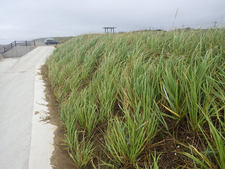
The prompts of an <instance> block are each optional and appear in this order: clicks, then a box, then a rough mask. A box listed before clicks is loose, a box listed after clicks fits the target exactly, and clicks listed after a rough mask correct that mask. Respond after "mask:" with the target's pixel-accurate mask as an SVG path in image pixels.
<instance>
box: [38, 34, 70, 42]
mask: <svg viewBox="0 0 225 169" xmlns="http://www.w3.org/2000/svg"><path fill="white" fill-rule="evenodd" d="M52 38H53V39H54V40H55V41H59V42H61V43H64V42H66V41H68V40H70V39H72V38H74V37H73V36H69V37H52ZM45 39H47V37H46V38H38V39H35V41H42V42H44V40H45Z"/></svg>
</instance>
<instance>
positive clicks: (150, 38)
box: [46, 29, 225, 169]
mask: <svg viewBox="0 0 225 169" xmlns="http://www.w3.org/2000/svg"><path fill="white" fill-rule="evenodd" d="M224 35H225V32H224V30H223V29H216V30H213V29H209V30H207V31H201V30H190V31H169V32H164V31H158V32H157V31H147V32H134V33H123V34H102V35H91V34H90V35H82V36H78V37H76V38H74V39H71V40H70V41H68V42H66V43H65V44H63V45H62V46H61V47H59V48H57V49H56V50H55V51H54V53H53V55H51V56H50V58H49V59H48V60H47V62H46V64H47V66H48V76H49V79H50V83H51V86H52V91H53V93H54V94H55V96H56V98H57V100H58V102H59V104H60V106H61V113H60V115H61V119H62V123H63V128H64V130H65V141H64V143H65V144H66V145H67V148H68V149H67V150H68V153H69V155H70V157H71V160H72V161H73V162H74V164H75V166H76V167H77V168H88V169H89V168H139V169H141V168H146V169H147V168H154V169H156V168H172V167H174V168H176V167H177V168H182V167H183V168H205V169H208V168H211V169H222V168H225V162H224V161H225V145H224V144H225V138H224V137H225V131H224V129H225V116H224V113H225V41H224ZM55 39H56V38H55ZM56 40H58V39H56Z"/></svg>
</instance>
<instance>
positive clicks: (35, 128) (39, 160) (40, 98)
mask: <svg viewBox="0 0 225 169" xmlns="http://www.w3.org/2000/svg"><path fill="white" fill-rule="evenodd" d="M40 67H41V66H37V67H36V75H35V90H34V91H35V93H34V108H33V122H32V134H31V146H30V158H29V169H50V168H52V166H51V164H50V163H51V161H50V159H51V156H52V152H53V151H54V146H53V142H54V131H55V130H56V128H57V126H54V125H52V124H50V123H49V119H48V118H49V115H48V107H47V104H48V103H47V101H46V98H45V93H44V90H45V86H44V81H43V80H42V76H41V74H40Z"/></svg>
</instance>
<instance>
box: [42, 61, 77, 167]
mask: <svg viewBox="0 0 225 169" xmlns="http://www.w3.org/2000/svg"><path fill="white" fill-rule="evenodd" d="M47 71H48V70H47V66H46V65H43V66H42V67H41V74H42V79H43V80H44V83H45V91H44V92H45V98H46V101H47V102H48V104H47V107H48V111H49V113H48V114H49V123H51V124H52V125H55V126H57V129H56V130H55V132H54V148H55V149H54V151H53V153H52V157H51V165H52V166H54V167H53V168H54V169H74V164H73V162H72V160H71V158H70V157H69V155H68V153H67V150H66V147H65V145H63V143H64V142H63V140H64V139H65V138H64V130H63V127H62V124H61V121H60V106H59V103H58V102H57V101H56V98H55V96H54V95H53V93H52V90H51V86H50V84H49V82H48V77H47Z"/></svg>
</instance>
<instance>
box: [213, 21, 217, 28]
mask: <svg viewBox="0 0 225 169" xmlns="http://www.w3.org/2000/svg"><path fill="white" fill-rule="evenodd" d="M213 23H214V29H215V28H216V24H217V22H216V21H215V22H213Z"/></svg>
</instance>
